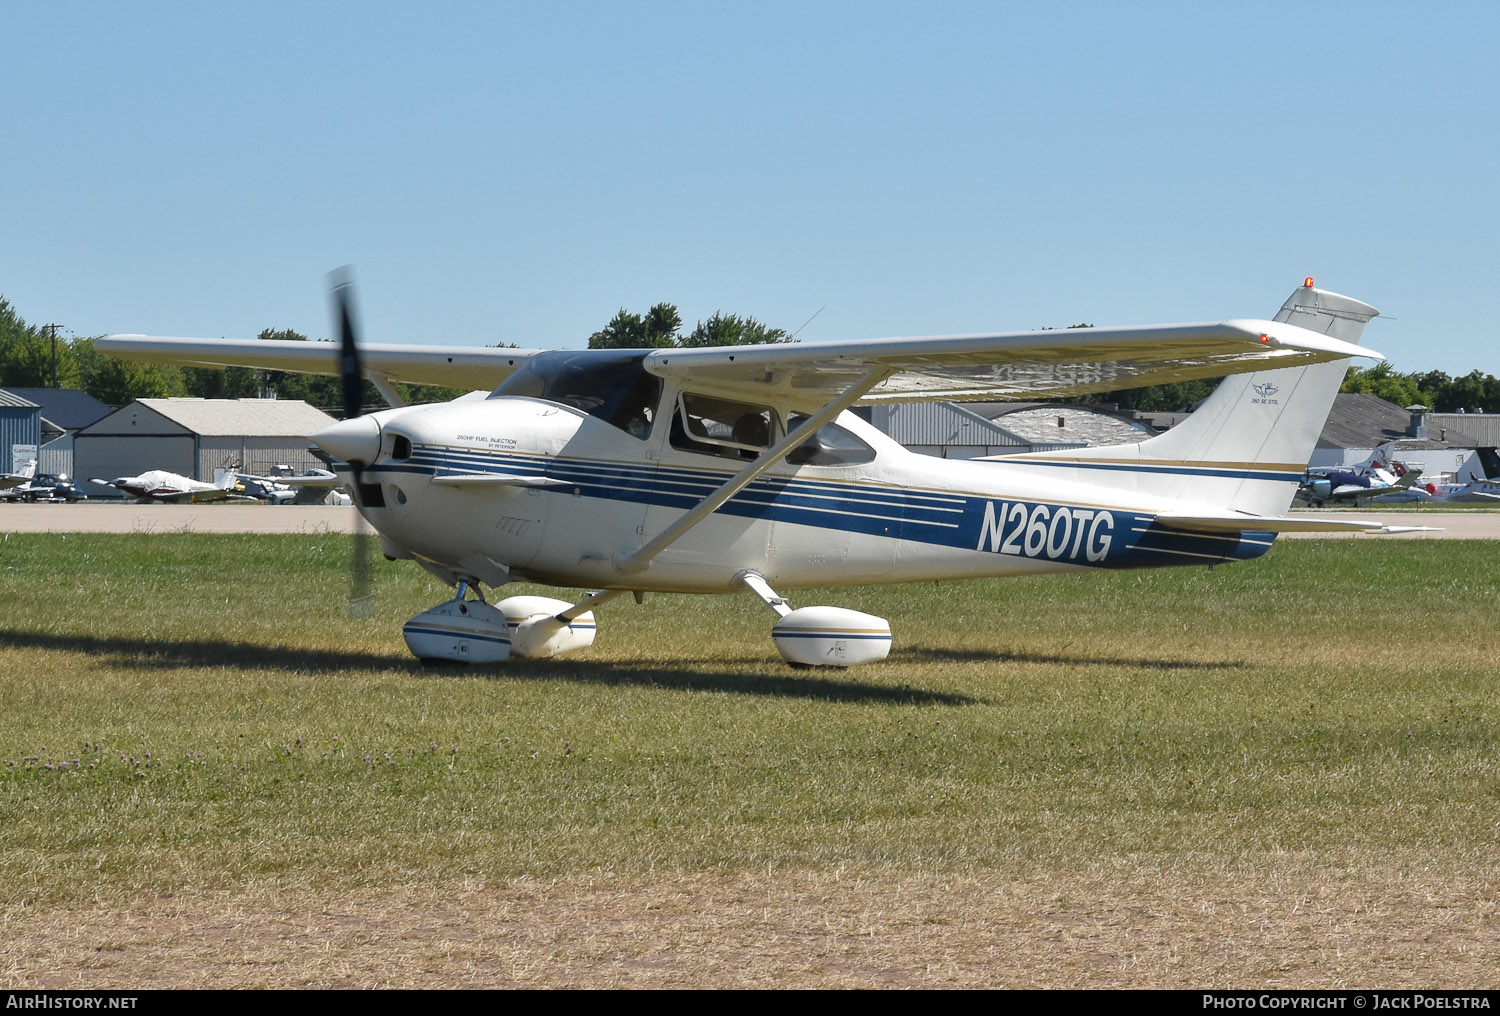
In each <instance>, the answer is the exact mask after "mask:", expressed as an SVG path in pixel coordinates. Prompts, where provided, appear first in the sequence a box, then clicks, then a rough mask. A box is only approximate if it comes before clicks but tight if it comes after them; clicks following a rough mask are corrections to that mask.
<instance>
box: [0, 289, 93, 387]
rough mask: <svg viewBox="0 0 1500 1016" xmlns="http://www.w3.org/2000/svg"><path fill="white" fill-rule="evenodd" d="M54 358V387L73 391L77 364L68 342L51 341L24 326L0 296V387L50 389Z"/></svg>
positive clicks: (76, 377)
mask: <svg viewBox="0 0 1500 1016" xmlns="http://www.w3.org/2000/svg"><path fill="white" fill-rule="evenodd" d="M54 356H55V357H56V361H57V375H56V376H57V382H58V384H60V385H61V386H62V387H64V388H77V387H78V383H79V372H78V360H77V358H76V357H75V356H74V355H73V348H72V345H71V344H70V343H69V341H68V340H67V339H65V338H58V339H56V340H54V339H53V337H52V335H51V334H50V333H48V332H47V331H46V330H44V329H42V328H38V327H36V326H35V325H29V324H27V323H26V321H25V320H24V319H23V318H22V317H21V315H19V314H17V313H16V310H15V308H14V307H12V306H11V305H10V302H9V301H8V300H6V299H5V298H4V297H3V296H0V387H11V388H50V387H52V378H53V357H54Z"/></svg>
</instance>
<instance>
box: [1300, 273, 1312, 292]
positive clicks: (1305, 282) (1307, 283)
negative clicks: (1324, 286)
mask: <svg viewBox="0 0 1500 1016" xmlns="http://www.w3.org/2000/svg"><path fill="white" fill-rule="evenodd" d="M1302 285H1304V286H1306V287H1307V288H1308V289H1311V288H1313V284H1312V276H1311V275H1309V276H1308V277H1307V278H1305V279H1303V280H1302Z"/></svg>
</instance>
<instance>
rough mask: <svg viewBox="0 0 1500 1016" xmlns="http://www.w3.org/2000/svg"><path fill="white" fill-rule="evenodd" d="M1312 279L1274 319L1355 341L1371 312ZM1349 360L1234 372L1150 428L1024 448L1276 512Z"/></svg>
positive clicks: (1154, 486)
mask: <svg viewBox="0 0 1500 1016" xmlns="http://www.w3.org/2000/svg"><path fill="white" fill-rule="evenodd" d="M1311 282H1312V280H1311V279H1309V280H1308V283H1309V284H1308V285H1305V286H1302V287H1299V288H1298V289H1297V290H1295V291H1294V292H1293V293H1292V295H1291V296H1290V297H1288V298H1287V301H1286V303H1284V304H1282V307H1281V310H1280V311H1279V312H1277V314H1276V317H1275V320H1277V321H1281V322H1286V323H1290V324H1294V325H1297V326H1298V327H1301V328H1306V329H1308V330H1309V331H1315V332H1319V333H1321V334H1324V335H1329V336H1332V337H1333V338H1336V339H1342V340H1344V341H1346V342H1354V343H1357V341H1358V339H1359V336H1360V332H1361V331H1363V330H1364V326H1365V323H1366V322H1367V321H1369V320H1370V319H1371V318H1373V317H1375V315H1377V314H1378V313H1380V312H1379V311H1377V310H1376V309H1375V308H1374V307H1371V306H1369V305H1368V304H1364V303H1361V302H1360V301H1358V300H1355V299H1352V298H1350V297H1347V296H1340V295H1339V294H1337V293H1329V292H1325V291H1323V290H1321V289H1314V288H1313V287H1312V285H1311ZM1348 366H1349V361H1348V360H1330V361H1326V362H1323V363H1315V364H1312V365H1310V366H1305V367H1282V368H1279V369H1276V370H1265V371H1258V372H1256V373H1253V374H1233V375H1231V376H1229V377H1226V378H1225V379H1224V380H1223V381H1222V382H1220V383H1219V387H1218V388H1216V389H1214V392H1213V394H1212V395H1210V396H1209V397H1208V398H1207V399H1204V400H1203V404H1202V405H1201V406H1199V407H1198V409H1197V411H1196V412H1194V413H1193V415H1192V416H1190V417H1188V418H1187V419H1186V420H1184V421H1183V422H1182V423H1180V424H1178V425H1177V426H1176V427H1173V428H1172V429H1171V430H1169V431H1167V432H1166V433H1165V434H1162V435H1160V436H1158V437H1154V438H1150V439H1149V440H1146V441H1142V442H1141V443H1140V444H1136V445H1125V446H1115V447H1105V448H1085V449H1082V450H1079V451H1070V452H1056V453H1043V454H1042V455H1040V456H1032V457H1047V458H1054V457H1055V458H1063V459H1068V460H1079V461H1080V463H1083V462H1086V461H1087V460H1107V461H1109V462H1110V463H1111V464H1113V465H1114V466H1115V468H1112V469H1100V470H1098V471H1097V473H1096V474H1094V475H1091V476H1090V480H1092V481H1093V482H1095V483H1103V484H1109V485H1112V486H1114V485H1118V486H1123V487H1128V488H1129V489H1131V490H1135V491H1142V492H1148V493H1154V494H1160V495H1161V496H1163V497H1166V498H1172V499H1175V500H1181V501H1186V502H1192V503H1195V504H1200V505H1203V506H1206V507H1212V508H1215V509H1220V510H1223V509H1228V510H1230V511H1236V512H1247V513H1250V514H1254V515H1280V514H1282V513H1283V512H1285V511H1286V510H1287V508H1288V507H1290V506H1291V503H1292V496H1293V495H1294V494H1295V493H1296V492H1297V484H1298V482H1299V481H1300V480H1301V479H1302V476H1303V472H1304V470H1305V469H1306V467H1307V460H1308V459H1309V458H1310V457H1311V456H1312V452H1313V448H1314V447H1315V446H1316V444H1317V440H1318V435H1319V434H1320V433H1321V432H1322V430H1323V424H1324V423H1325V422H1326V421H1327V419H1328V411H1329V410H1330V409H1331V408H1333V397H1334V396H1335V395H1336V394H1338V390H1339V385H1340V384H1342V383H1343V380H1344V372H1345V371H1346V370H1347V368H1348ZM1101 465H1102V463H1101ZM1122 467H1123V468H1122Z"/></svg>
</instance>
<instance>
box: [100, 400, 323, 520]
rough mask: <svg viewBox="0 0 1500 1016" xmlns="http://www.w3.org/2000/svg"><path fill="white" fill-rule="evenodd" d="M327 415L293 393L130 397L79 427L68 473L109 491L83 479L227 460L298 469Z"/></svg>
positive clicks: (208, 466)
mask: <svg viewBox="0 0 1500 1016" xmlns="http://www.w3.org/2000/svg"><path fill="white" fill-rule="evenodd" d="M333 422H334V420H333V417H331V416H329V415H328V414H327V413H325V412H323V411H322V410H320V409H316V408H314V407H313V406H310V405H308V404H307V403H306V402H302V401H300V400H284V399H136V400H135V401H134V402H132V403H130V404H129V405H126V406H122V407H121V408H120V409H117V410H115V411H114V412H113V413H110V414H109V415H108V416H105V417H104V418H102V419H100V420H97V421H95V422H94V423H92V424H90V425H89V426H87V427H85V428H84V429H83V430H82V431H80V432H79V433H78V436H77V437H76V438H75V440H74V466H75V468H74V476H75V478H77V479H78V480H79V487H80V488H81V489H83V490H84V492H85V493H86V494H88V496H89V497H96V496H102V497H112V496H118V492H117V491H115V490H114V489H113V488H110V487H101V486H100V485H98V484H92V483H85V482H83V481H84V480H86V479H87V478H88V477H91V476H97V477H103V478H106V479H113V478H114V477H117V476H136V475H139V474H140V473H143V472H146V471H147V470H150V469H165V470H167V471H168V472H172V473H178V474H180V475H182V476H187V477H191V478H192V479H195V480H202V481H204V482H212V481H213V479H214V470H215V469H222V468H228V467H230V466H237V467H239V468H240V469H243V470H244V471H245V472H248V473H259V474H261V475H266V474H268V473H270V471H271V467H272V466H275V465H287V466H290V467H291V468H292V470H293V471H294V472H298V473H300V472H305V471H306V470H307V469H309V468H313V467H317V466H321V465H322V463H321V462H320V461H319V459H318V458H317V457H316V456H315V455H313V454H312V452H311V451H309V449H308V435H309V434H313V433H315V432H316V431H319V430H321V429H323V428H324V427H326V426H328V425H329V424H330V423H333Z"/></svg>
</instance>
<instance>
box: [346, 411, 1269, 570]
mask: <svg viewBox="0 0 1500 1016" xmlns="http://www.w3.org/2000/svg"><path fill="white" fill-rule="evenodd" d="M502 392H503V389H502ZM704 403H705V400H700V402H699V403H697V404H695V403H694V402H693V401H692V397H691V396H690V397H689V398H688V399H686V400H684V399H680V398H678V393H677V392H674V391H671V390H670V389H668V390H666V391H665V392H662V393H659V395H658V397H657V401H656V402H655V403H654V405H653V406H652V409H651V411H650V412H649V413H648V414H647V415H648V416H649V419H647V420H645V421H644V425H643V422H642V420H640V419H635V418H633V419H630V420H628V421H627V420H622V419H621V418H620V416H619V414H616V415H615V417H614V419H613V420H612V419H610V418H609V416H608V414H606V413H601V412H599V411H598V408H597V407H596V406H587V407H586V408H579V407H578V406H574V405H567V404H562V403H560V402H556V401H550V400H548V399H546V398H539V397H532V396H527V395H505V394H498V395H496V396H492V397H491V398H489V399H484V400H480V399H465V400H459V401H457V402H453V403H447V404H444V405H436V406H420V407H408V408H403V409H398V410H390V411H387V412H384V413H379V414H375V416H374V417H368V418H363V419H364V422H363V423H362V426H363V427H365V428H366V429H367V434H368V438H367V441H366V444H367V445H368V452H369V453H362V454H364V455H365V462H366V465H365V466H364V468H363V469H362V472H361V476H360V482H361V490H362V492H363V495H364V496H362V497H361V498H360V503H361V511H362V512H363V514H364V516H365V517H366V518H367V519H368V520H369V521H370V523H371V524H372V525H373V526H374V527H375V528H376V530H377V531H379V533H380V534H381V537H382V543H383V546H384V548H385V550H386V553H387V554H388V555H389V556H392V557H411V558H414V559H416V560H418V561H419V562H421V563H422V564H423V565H424V566H425V567H427V568H428V569H429V570H431V571H433V572H434V573H435V574H437V575H439V576H440V577H442V578H444V579H445V580H448V581H458V580H460V579H477V580H479V581H481V582H485V583H488V584H492V585H494V584H500V583H502V582H504V581H508V580H511V579H528V580H532V581H538V582H545V583H550V584H557V585H564V586H572V587H585V588H593V589H604V588H620V589H636V590H655V591H676V592H725V591H730V590H734V589H738V588H741V587H740V585H739V583H738V581H737V579H736V576H737V575H739V574H740V573H742V572H744V571H746V570H750V571H754V572H758V573H759V574H761V575H763V576H764V577H765V578H766V579H767V580H768V581H770V582H771V584H772V585H774V586H776V587H777V588H797V587H807V586H817V585H842V584H851V583H873V582H906V581H915V580H934V579H956V578H975V577H986V576H1005V575H1020V574H1034V573H1042V572H1055V571H1069V570H1079V569H1091V568H1135V567H1157V566H1164V565H1168V566H1170V565H1192V564H1201V565H1209V564H1217V563H1221V562H1225V561H1235V560H1243V559H1247V558H1253V557H1257V556H1259V555H1261V554H1263V553H1265V552H1266V551H1267V550H1268V549H1269V548H1270V545H1271V542H1272V540H1273V539H1274V536H1273V535H1272V534H1270V533H1246V534H1209V533H1188V532H1183V531H1179V530H1174V529H1169V528H1167V527H1165V526H1162V525H1159V524H1157V523H1156V522H1155V519H1156V515H1157V513H1158V512H1161V511H1164V510H1174V509H1175V510H1181V509H1182V508H1183V507H1184V505H1183V503H1182V502H1181V501H1179V500H1176V499H1166V498H1163V497H1161V496H1159V495H1155V494H1151V493H1148V492H1146V491H1137V490H1131V489H1129V487H1128V485H1127V486H1121V485H1120V484H1118V483H1116V484H1115V485H1107V484H1100V483H1097V482H1090V480H1091V477H1093V476H1096V475H1099V473H1098V469H1099V468H1100V467H1099V465H1098V464H1091V465H1090V467H1089V468H1081V467H1078V466H1077V465H1076V464H1069V463H1068V462H1067V461H1066V460H1047V459H1046V457H1045V456H1042V457H1032V459H1031V460H1030V461H1019V460H1013V461H1006V460H1003V459H1002V460H977V461H963V460H944V459H938V458H934V457H931V456H925V455H919V454H916V453H913V452H909V451H907V450H906V449H905V448H903V447H901V446H900V445H899V444H897V443H896V442H894V441H892V440H891V439H889V438H888V437H886V436H885V435H884V434H882V433H880V432H879V431H877V430H875V429H874V428H873V427H871V426H870V425H869V424H867V423H865V422H864V421H863V420H861V419H859V418H858V417H857V416H855V415H853V414H850V413H845V414H843V415H842V416H841V417H839V419H838V421H837V424H836V425H835V426H833V427H831V428H824V430H823V431H821V432H819V441H818V447H817V448H816V449H815V451H814V452H813V453H806V446H804V449H802V451H803V452H804V454H801V455H798V454H796V453H794V454H793V455H791V456H788V458H787V460H784V461H782V462H779V463H777V464H776V465H775V466H773V467H771V468H770V469H769V470H768V471H767V472H766V473H765V474H763V475H761V476H759V477H758V478H756V479H755V480H753V481H751V482H750V483H749V484H748V485H747V486H746V487H745V488H744V489H743V490H741V491H740V492H739V493H737V494H736V495H735V496H734V497H733V498H731V499H730V500H729V501H728V502H726V503H725V504H724V505H723V506H721V507H720V508H719V509H718V510H717V511H716V512H715V513H714V514H713V515H711V516H709V517H708V518H707V519H705V520H704V521H703V522H701V523H700V524H698V525H697V526H696V527H694V528H692V529H691V530H689V531H688V532H687V533H686V535H684V536H683V537H682V538H681V539H679V540H678V541H677V542H675V543H672V544H670V545H669V546H668V547H667V548H666V549H664V550H662V551H661V552H660V553H659V554H658V555H657V556H655V557H654V558H653V559H652V560H651V561H650V563H649V565H648V566H647V567H645V568H644V569H640V570H626V569H623V568H622V567H620V560H621V558H622V557H623V556H624V555H627V554H629V553H630V552H632V551H634V550H635V549H637V548H639V547H641V546H642V544H644V543H646V542H647V541H648V540H650V539H651V538H652V537H653V536H655V535H656V534H657V533H659V532H661V531H662V530H663V529H665V528H666V526H667V525H669V524H670V523H671V522H673V521H674V520H676V519H677V518H678V517H680V516H681V515H682V514H683V513H684V512H686V511H688V510H689V509H691V508H692V507H694V506H695V505H697V504H698V503H699V502H700V501H701V500H702V499H703V498H704V497H706V496H707V495H709V494H710V493H711V492H712V491H714V490H715V489H716V488H718V487H719V486H720V485H721V484H723V483H724V482H725V481H726V480H728V479H729V478H730V477H732V476H734V475H735V474H736V473H737V472H739V471H740V470H741V469H743V468H745V467H746V465H747V464H748V462H749V461H750V460H753V459H754V458H755V454H756V453H755V451H754V449H755V447H758V446H760V445H763V444H768V443H773V442H774V440H775V438H776V436H777V434H779V433H785V432H786V429H787V428H789V427H790V426H792V425H793V424H794V421H795V419H796V414H795V413H793V412H789V411H787V410H786V408H785V407H779V406H768V407H758V409H763V410H764V411H763V412H761V414H760V415H761V418H762V419H763V420H764V421H765V422H766V424H767V425H768V430H769V431H770V433H769V434H755V433H750V431H753V430H754V428H748V429H747V432H746V433H740V432H739V427H738V424H736V426H735V433H731V432H730V429H729V427H728V426H727V425H725V426H723V427H719V428H717V429H716V428H715V427H714V426H713V422H714V421H713V420H712V419H711V418H710V417H709V415H708V414H711V412H712V410H711V409H710V410H704V411H703V413H704V414H705V415H703V416H702V417H701V418H700V417H699V416H695V415H694V414H695V412H697V411H698V405H700V404H704ZM714 404H715V405H717V404H718V403H714ZM735 407H736V411H737V410H738V409H739V408H743V407H742V406H740V404H735ZM590 410H593V411H592V412H591V411H590ZM685 412H686V414H687V417H688V423H687V425H684V423H683V419H682V417H683V414H684V413H685ZM719 415H720V416H721V417H724V418H725V419H728V416H729V415H732V413H725V412H722V411H721V412H720V413H719ZM749 415H751V414H749V413H743V414H741V418H742V421H743V419H744V417H747V416H749ZM705 421H707V422H705ZM751 422H753V421H751ZM341 426H343V425H341ZM376 428H378V434H377V430H376ZM716 434H717V436H715V435H716ZM377 438H378V453H374V449H375V447H376V445H375V442H376V440H377ZM742 439H743V440H742ZM330 450H331V451H334V453H335V454H340V452H339V451H338V450H337V449H335V448H332V447H330ZM1287 482H1288V483H1289V484H1290V488H1295V485H1296V477H1295V476H1292V477H1291V478H1290V479H1289V480H1288V481H1287ZM1288 497H1290V493H1289V494H1288ZM1189 507H1191V506H1189ZM1199 507H1201V506H1199Z"/></svg>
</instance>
